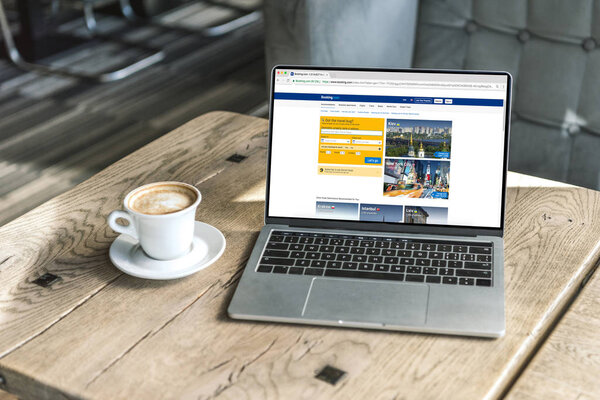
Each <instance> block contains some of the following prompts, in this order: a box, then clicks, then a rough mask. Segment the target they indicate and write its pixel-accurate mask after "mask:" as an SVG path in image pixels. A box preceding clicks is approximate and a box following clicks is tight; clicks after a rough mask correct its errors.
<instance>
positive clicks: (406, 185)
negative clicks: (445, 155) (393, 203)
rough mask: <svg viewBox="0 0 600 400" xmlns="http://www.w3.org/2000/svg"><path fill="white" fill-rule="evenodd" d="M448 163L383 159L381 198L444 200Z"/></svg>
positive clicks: (448, 171)
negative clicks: (382, 196)
mask: <svg viewBox="0 0 600 400" xmlns="http://www.w3.org/2000/svg"><path fill="white" fill-rule="evenodd" d="M449 182H450V161H438V160H415V159H406V158H386V159H385V170H384V175H383V195H384V196H388V197H410V198H421V199H447V198H448V196H449V191H450V186H449Z"/></svg>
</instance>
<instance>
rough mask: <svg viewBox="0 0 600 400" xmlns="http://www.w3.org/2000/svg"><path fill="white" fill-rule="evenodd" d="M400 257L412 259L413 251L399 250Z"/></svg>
mask: <svg viewBox="0 0 600 400" xmlns="http://www.w3.org/2000/svg"><path fill="white" fill-rule="evenodd" d="M396 255H397V256H398V257H412V251H410V250H398V253H397V254H396Z"/></svg>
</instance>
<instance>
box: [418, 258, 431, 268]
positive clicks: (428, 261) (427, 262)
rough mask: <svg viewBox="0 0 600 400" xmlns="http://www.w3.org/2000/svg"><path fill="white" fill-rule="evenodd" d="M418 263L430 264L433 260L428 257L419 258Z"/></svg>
mask: <svg viewBox="0 0 600 400" xmlns="http://www.w3.org/2000/svg"><path fill="white" fill-rule="evenodd" d="M417 265H424V266H429V265H431V260H428V259H426V258H418V259H417Z"/></svg>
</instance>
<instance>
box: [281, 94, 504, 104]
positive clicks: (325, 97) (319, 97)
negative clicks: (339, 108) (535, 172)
mask: <svg viewBox="0 0 600 400" xmlns="http://www.w3.org/2000/svg"><path fill="white" fill-rule="evenodd" d="M275 100H310V101H348V102H357V103H404V104H433V105H446V106H487V107H503V106H504V100H502V99H466V98H461V97H458V98H457V97H405V96H371V95H362V94H360V95H359V94H318V93H284V92H276V93H275Z"/></svg>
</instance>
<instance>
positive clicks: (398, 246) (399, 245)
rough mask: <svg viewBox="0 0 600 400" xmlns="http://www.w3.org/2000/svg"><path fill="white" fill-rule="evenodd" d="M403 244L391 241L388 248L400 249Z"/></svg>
mask: <svg viewBox="0 0 600 400" xmlns="http://www.w3.org/2000/svg"><path fill="white" fill-rule="evenodd" d="M404 246H405V244H404V243H402V242H393V243H392V244H390V248H391V249H396V250H402V249H403V248H404Z"/></svg>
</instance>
